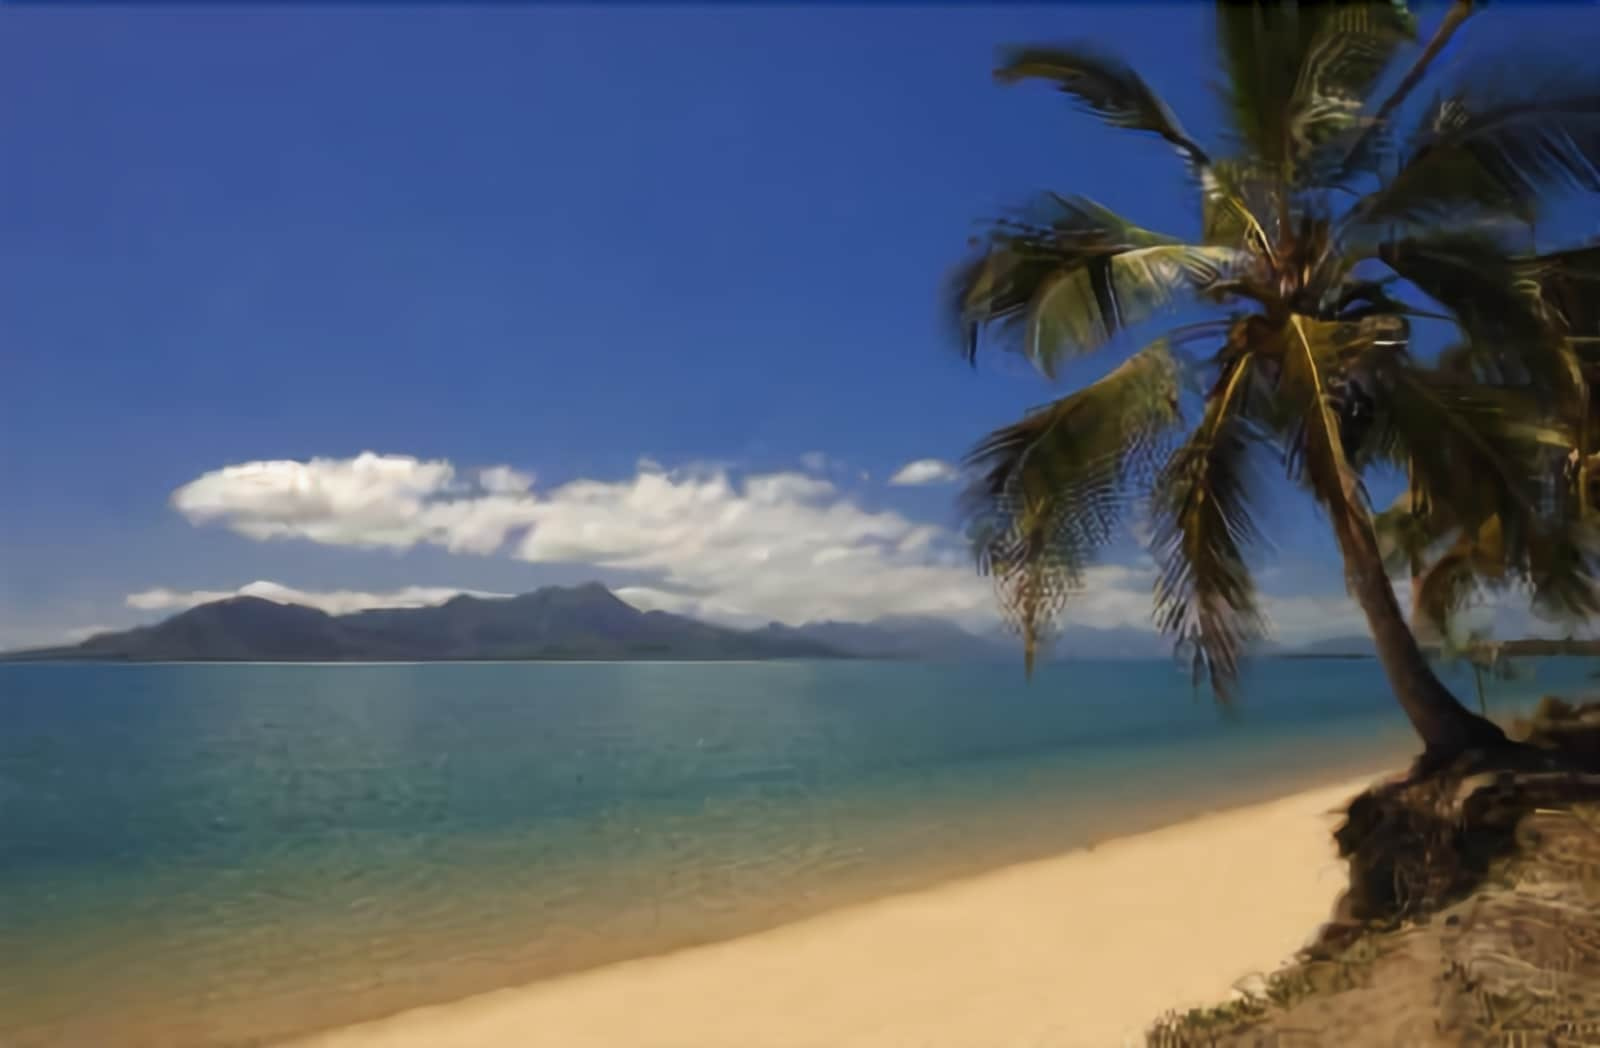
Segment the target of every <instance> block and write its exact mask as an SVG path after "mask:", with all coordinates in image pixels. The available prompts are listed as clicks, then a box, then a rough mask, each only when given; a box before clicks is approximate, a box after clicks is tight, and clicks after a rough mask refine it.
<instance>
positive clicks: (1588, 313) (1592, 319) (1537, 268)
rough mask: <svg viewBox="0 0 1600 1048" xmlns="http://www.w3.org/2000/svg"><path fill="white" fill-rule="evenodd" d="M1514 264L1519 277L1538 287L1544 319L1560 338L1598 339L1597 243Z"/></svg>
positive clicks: (1599, 282)
mask: <svg viewBox="0 0 1600 1048" xmlns="http://www.w3.org/2000/svg"><path fill="white" fill-rule="evenodd" d="M1516 265H1517V269H1518V271H1519V275H1520V277H1521V278H1522V279H1523V280H1525V281H1528V282H1531V283H1532V284H1533V285H1534V286H1535V287H1537V288H1538V297H1539V300H1540V302H1541V303H1542V304H1543V306H1544V310H1545V318H1546V320H1547V321H1549V322H1550V323H1551V325H1552V326H1553V327H1555V328H1556V329H1557V330H1559V331H1560V332H1561V334H1562V335H1563V336H1565V337H1567V338H1569V339H1571V338H1576V339H1583V340H1596V339H1600V244H1591V245H1587V246H1585V247H1580V248H1573V249H1570V250H1567V251H1553V252H1550V253H1548V254H1544V255H1535V256H1531V257H1528V258H1525V259H1520V260H1518V262H1517V263H1516ZM1593 344H1594V343H1593V342H1592V341H1590V342H1589V345H1591V346H1592V345H1593ZM1592 352H1593V351H1592V350H1591V354H1592Z"/></svg>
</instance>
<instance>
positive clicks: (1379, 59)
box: [1287, 2, 1416, 186]
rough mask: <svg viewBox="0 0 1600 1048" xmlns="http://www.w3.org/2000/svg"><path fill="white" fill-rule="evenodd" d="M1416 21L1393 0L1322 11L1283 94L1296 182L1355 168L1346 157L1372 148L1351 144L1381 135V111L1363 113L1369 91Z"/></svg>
mask: <svg viewBox="0 0 1600 1048" xmlns="http://www.w3.org/2000/svg"><path fill="white" fill-rule="evenodd" d="M1415 32H1416V23H1415V19H1413V18H1412V17H1411V14H1410V13H1409V12H1408V11H1407V10H1406V9H1405V8H1404V6H1403V5H1400V4H1395V3H1392V2H1378V3H1356V4H1347V5H1340V6H1338V7H1336V8H1334V9H1333V10H1331V11H1329V12H1327V13H1326V16H1325V17H1324V18H1322V19H1321V21H1320V23H1319V24H1318V26H1317V29H1316V31H1315V34H1314V36H1313V37H1312V39H1311V40H1310V42H1309V44H1308V46H1307V49H1306V53H1305V56H1304V58H1303V60H1302V63H1301V66H1300V72H1299V77H1298V79H1297V80H1296V82H1295V89H1294V95H1293V96H1292V97H1291V98H1290V99H1289V103H1288V113H1287V121H1288V126H1287V132H1288V136H1289V140H1290V142H1289V160H1290V161H1291V163H1292V165H1293V175H1294V181H1295V182H1296V183H1297V184H1300V185H1307V184H1310V185H1316V186H1325V185H1328V184H1330V183H1337V182H1339V181H1342V180H1343V179H1345V178H1347V177H1349V175H1350V174H1352V173H1353V165H1352V160H1355V161H1367V160H1369V158H1370V157H1371V156H1372V155H1375V154H1373V153H1372V152H1370V151H1369V150H1368V149H1357V148H1355V146H1356V144H1357V143H1358V142H1361V141H1362V140H1363V139H1365V140H1366V141H1367V142H1369V143H1376V142H1378V141H1380V140H1381V136H1374V135H1370V134H1369V131H1370V130H1371V129H1372V128H1373V127H1374V125H1375V124H1376V123H1377V122H1378V120H1379V118H1378V117H1376V116H1372V115H1367V114H1365V112H1364V110H1365V108H1366V103H1367V98H1368V95H1369V94H1370V93H1371V92H1372V89H1373V87H1374V85H1375V84H1376V83H1377V81H1378V78H1379V77H1380V76H1381V75H1382V74H1383V71H1384V70H1385V69H1386V68H1388V65H1389V62H1390V60H1391V59H1392V58H1393V57H1394V55H1395V53H1396V51H1398V50H1399V48H1400V47H1401V45H1403V44H1404V43H1406V42H1407V41H1408V40H1411V39H1412V38H1413V37H1414V36H1415Z"/></svg>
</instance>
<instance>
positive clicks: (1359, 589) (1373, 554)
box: [1332, 504, 1506, 757]
mask: <svg viewBox="0 0 1600 1048" xmlns="http://www.w3.org/2000/svg"><path fill="white" fill-rule="evenodd" d="M1332 515H1333V517H1334V520H1333V531H1334V534H1335V536H1336V537H1337V538H1338V540H1339V550H1340V552H1341V553H1343V554H1344V566H1345V580H1346V582H1347V583H1348V584H1349V587H1350V594H1351V596H1353V597H1355V599H1356V602H1357V603H1359V604H1360V605H1361V610H1362V611H1363V612H1365V613H1366V616H1367V625H1368V626H1369V627H1370V628H1371V630H1372V639H1373V641H1374V642H1375V643H1376V644H1377V648H1378V661H1379V662H1380V663H1381V664H1382V666H1383V671H1384V673H1385V674H1386V675H1387V676H1388V678H1389V686H1390V687H1391V688H1393V689H1394V693H1395V697H1396V698H1397V699H1399V700H1400V707H1401V709H1403V710H1405V713H1406V717H1407V718H1409V719H1410V721H1411V726H1412V727H1413V728H1414V729H1416V732H1417V735H1419V736H1420V737H1421V738H1422V742H1423V744H1424V746H1426V748H1427V752H1428V754H1429V755H1430V756H1433V757H1439V756H1449V755H1452V754H1455V753H1459V752H1461V751H1463V750H1467V749H1473V748H1478V747H1487V746H1495V745H1502V744H1504V743H1505V741H1506V737H1505V733H1504V732H1502V731H1501V730H1500V729H1499V727H1497V726H1496V725H1495V724H1494V723H1493V722H1492V721H1489V720H1486V719H1485V718H1483V717H1480V716H1478V715H1477V714H1475V713H1473V712H1471V711H1470V710H1468V709H1467V708H1466V707H1465V706H1463V705H1461V703H1460V702H1458V701H1456V697H1455V696H1454V695H1452V694H1451V693H1450V689H1448V688H1446V687H1445V686H1444V684H1443V682H1441V681H1440V680H1439V678H1438V677H1437V676H1436V675H1435V674H1434V672H1433V668H1432V667H1431V666H1429V665H1428V660H1427V658H1426V657H1424V655H1423V654H1422V649H1421V648H1420V647H1418V646H1417V640H1416V637H1415V636H1413V635H1412V632H1411V628H1410V627H1409V626H1408V625H1407V624H1406V620H1405V616H1404V615H1402V614H1401V612H1400V603H1399V602H1398V601H1397V600H1395V597H1394V590H1393V588H1391V587H1390V585H1389V577H1388V575H1387V574H1386V573H1385V572H1384V570H1383V557H1382V556H1381V554H1380V553H1379V551H1378V540H1377V538H1376V537H1375V536H1374V535H1373V532H1372V523H1371V521H1370V520H1368V519H1367V516H1366V514H1365V513H1364V512H1363V511H1362V509H1361V508H1360V506H1359V504H1355V505H1350V506H1349V508H1348V509H1347V510H1345V511H1343V512H1334V513H1333V514H1332Z"/></svg>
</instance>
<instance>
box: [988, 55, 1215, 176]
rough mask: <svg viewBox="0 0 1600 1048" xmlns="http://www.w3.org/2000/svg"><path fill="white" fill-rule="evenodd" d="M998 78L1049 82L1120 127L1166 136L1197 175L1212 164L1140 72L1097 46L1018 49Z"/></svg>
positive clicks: (1006, 58) (1010, 81) (999, 70)
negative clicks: (1097, 48) (1096, 47)
mask: <svg viewBox="0 0 1600 1048" xmlns="http://www.w3.org/2000/svg"><path fill="white" fill-rule="evenodd" d="M994 76H995V79H996V80H998V81H999V82H1000V83H1003V84H1013V83H1017V82H1018V81H1021V80H1029V79H1037V80H1048V81H1049V82H1051V83H1053V84H1055V86H1056V87H1057V89H1059V90H1060V91H1062V92H1063V93H1064V94H1067V95H1070V96H1072V97H1073V98H1074V99H1076V100H1077V101H1078V103H1079V104H1080V105H1082V106H1083V107H1084V108H1085V109H1087V110H1088V111H1089V112H1091V113H1093V114H1095V115H1096V116H1098V117H1100V118H1101V119H1102V120H1104V121H1106V123H1108V124H1111V125H1112V126H1114V127H1123V128H1128V129H1130V130H1133V131H1149V132H1152V133H1154V134H1157V135H1160V136H1161V137H1162V138H1164V139H1166V140H1167V141H1168V142H1169V143H1171V144H1172V147H1173V148H1174V149H1176V150H1177V151H1178V155H1179V156H1181V157H1183V159H1184V161H1185V163H1187V164H1188V165H1189V168H1190V170H1191V171H1192V172H1194V173H1195V174H1196V175H1198V174H1199V173H1200V171H1201V170H1202V169H1204V168H1205V167H1206V166H1207V165H1208V164H1209V163H1210V158H1209V157H1207V155H1206V152H1205V150H1204V149H1202V148H1201V147H1200V145H1199V143H1197V142H1196V141H1195V140H1194V139H1193V138H1191V137H1190V136H1189V134H1188V132H1186V131H1185V130H1184V129H1183V127H1182V126H1181V125H1180V124H1179V123H1178V118H1177V117H1176V116H1175V115H1173V112H1172V110H1171V109H1170V108H1169V107H1168V106H1167V104H1166V103H1165V102H1163V101H1162V100H1161V99H1160V98H1159V97H1158V96H1157V95H1156V93H1155V92H1154V91H1152V90H1151V89H1150V85H1149V84H1146V83H1145V82H1144V79H1143V78H1142V77H1140V76H1139V74H1138V73H1136V72H1134V71H1133V69H1132V68H1130V67H1129V66H1128V65H1127V64H1126V63H1124V62H1122V61H1121V60H1120V59H1117V58H1113V57H1111V56H1110V55H1107V54H1104V53H1102V52H1100V51H1098V50H1096V49H1095V48H1093V47H1090V46H1088V45H1085V44H1068V45H1064V46H1059V47H1037V46H1036V47H1021V48H1014V49H1012V50H1010V51H1008V52H1006V53H1005V54H1004V56H1003V58H1002V60H1001V63H1000V66H999V67H998V68H997V69H996V70H995V72H994Z"/></svg>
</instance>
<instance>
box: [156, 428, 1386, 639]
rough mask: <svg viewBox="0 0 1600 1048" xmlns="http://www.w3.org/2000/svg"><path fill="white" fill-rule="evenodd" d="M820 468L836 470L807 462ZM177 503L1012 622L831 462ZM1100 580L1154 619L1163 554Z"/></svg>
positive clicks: (797, 602)
mask: <svg viewBox="0 0 1600 1048" xmlns="http://www.w3.org/2000/svg"><path fill="white" fill-rule="evenodd" d="M819 464H826V463H819V462H817V461H815V460H814V461H813V462H811V463H808V465H813V466H815V465H819ZM953 475H954V467H953V466H951V465H950V464H948V463H944V462H940V461H938V460H934V459H925V460H921V461H919V462H913V463H910V464H909V465H907V466H906V467H904V468H903V469H902V470H900V472H899V473H898V474H896V477H897V478H898V479H897V481H896V482H897V483H900V484H907V483H915V484H924V483H935V482H937V480H938V478H942V477H947V476H953ZM907 477H909V478H911V479H906V478H907ZM172 502H173V505H174V506H175V507H177V509H178V510H179V512H181V513H182V514H183V515H184V516H185V517H186V518H188V519H189V520H190V521H192V522H194V523H195V524H217V525H221V526H224V527H227V528H230V529H232V530H233V531H235V532H238V533H239V534H241V535H245V536H248V537H250V538H252V539H256V540H261V541H268V540H280V539H300V540H305V541H310V542H316V543H319V544H322V545H330V546H347V547H356V548H365V549H388V550H396V551H399V550H407V549H412V548H414V547H418V546H436V547H440V548H443V549H446V550H449V551H452V552H455V553H458V554H463V555H476V556H484V555H490V554H499V555H502V556H506V557H510V558H514V559H517V560H522V561H527V562H530V563H536V564H556V563H560V564H582V565H588V566H590V567H593V568H595V569H597V573H609V574H610V576H611V577H613V578H618V577H620V578H622V579H624V580H626V581H625V584H623V585H619V586H618V587H616V588H617V593H618V595H619V596H621V597H622V598H623V599H624V600H627V601H628V602H630V603H632V604H634V605H636V606H638V607H641V608H645V609H656V608H660V609H664V610H669V611H676V612H681V613H684V614H689V615H695V616H697V617H702V618H706V619H710V620H713V621H717V622H723V623H727V624H730V625H745V626H748V625H755V624H760V623H765V622H768V621H774V620H776V621H782V622H789V623H799V622H805V621H813V620H818V619H851V620H865V619H872V618H876V617H878V616H881V615H888V614H920V615H937V616H941V617H945V618H949V619H953V620H956V621H959V622H962V623H964V624H966V625H969V626H974V627H980V628H981V627H986V626H991V625H993V624H994V623H995V621H996V618H997V615H996V612H995V603H994V596H993V593H992V590H991V589H990V586H989V582H988V580H987V579H983V578H981V577H979V576H978V575H977V573H976V571H975V570H974V568H973V564H972V560H971V557H970V556H969V554H968V552H967V549H966V546H965V544H964V542H963V540H962V539H961V537H960V536H959V535H957V534H956V533H955V532H953V531H952V530H950V529H948V528H944V527H940V526H937V525H933V524H928V523H924V522H921V521H917V520H913V519H911V518H908V517H906V516H905V515H903V514H901V513H898V512H895V511H892V510H872V509H869V508H866V507H863V506H862V505H860V504H859V502H858V501H857V500H856V499H855V498H854V497H852V496H850V495H848V494H846V493H844V492H842V491H841V490H840V489H839V488H838V487H837V486H835V484H834V483H833V482H832V481H831V480H829V479H827V478H826V477H823V476H819V475H818V474H817V473H816V472H798V471H794V472H774V473H756V474H748V475H738V474H736V473H735V472H733V471H731V470H729V469H728V468H727V467H725V466H720V465H701V466H690V467H686V468H683V469H676V470H669V469H666V468H664V467H662V466H661V465H659V464H657V463H655V462H651V461H648V460H642V461H641V462H640V463H639V465H638V467H637V469H636V470H635V472H634V474H633V475H632V476H629V477H625V478H622V479H618V480H577V481H572V482H570V483H567V484H563V485H560V486H558V487H554V488H551V489H550V490H548V491H537V492H536V491H535V490H534V477H533V475H532V474H530V473H527V472H523V471H520V470H517V469H514V468H512V467H510V466H506V465H494V466H489V467H486V468H478V469H462V468H458V467H457V466H456V465H454V464H453V463H451V462H449V461H446V460H443V459H433V460H427V459H419V458H415V457H412V456H406V455H377V454H373V453H370V452H368V453H364V454H361V455H358V456H355V457H354V458H347V459H326V458H314V459H311V460H309V461H304V462H298V461H287V460H280V461H261V462H246V463H242V464H238V465H232V466H227V467H225V468H223V469H218V470H214V471H211V472H209V473H205V474H203V475H202V476H200V477H197V478H196V479H195V480H193V481H191V482H190V483H188V484H185V485H183V486H182V487H181V488H179V489H178V490H177V491H176V492H174V493H173V496H172ZM1085 581H1086V583H1087V585H1086V587H1085V589H1084V590H1083V591H1082V592H1080V593H1079V594H1077V595H1075V596H1074V598H1073V599H1072V600H1071V601H1069V603H1068V605H1067V609H1066V613H1065V624H1067V625H1074V624H1077V625H1089V626H1099V627H1111V626H1134V627H1138V628H1145V629H1148V628H1150V612H1151V605H1150V597H1151V589H1152V585H1153V582H1154V572H1153V568H1152V567H1151V565H1150V562H1149V561H1148V559H1141V560H1139V561H1138V562H1136V563H1133V564H1106V565H1101V566H1098V567H1095V568H1092V569H1090V571H1089V572H1088V573H1087V575H1086V579H1085ZM460 592H474V591H463V590H456V589H446V588H437V587H407V588H404V589H397V590H394V591H391V592H386V593H368V592H354V591H344V590H340V591H332V592H317V591H307V590H297V589H292V588H290V587H287V586H282V585H279V584H277V583H268V582H256V583H252V584H251V585H249V586H245V587H241V588H240V589H238V590H234V591H226V592H217V591H178V590H170V589H153V590H147V591H145V592H143V593H137V594H134V595H132V596H130V597H129V598H128V604H129V605H130V606H132V607H135V608H139V609H141V610H146V611H150V610H161V611H171V610H179V609H182V608H186V607H191V606H193V605H195V604H198V603H203V602H205V601H208V600H216V599H219V598H222V597H228V596H234V595H237V594H249V595H253V596H261V597H266V598H267V599H271V600H282V601H290V602H293V603H298V604H306V605H310V606H312V607H318V608H322V609H323V610H325V611H329V612H331V613H339V612H343V611H353V610H357V609H360V608H369V607H415V606H419V605H423V604H436V603H440V602H442V601H444V600H447V599H449V598H450V597H451V596H454V595H455V594H457V593H460ZM1262 606H1263V610H1264V611H1265V612H1266V613H1267V614H1268V616H1269V617H1270V619H1271V621H1272V623H1273V626H1274V632H1275V635H1276V636H1277V637H1278V638H1279V639H1280V640H1283V641H1285V642H1287V643H1296V642H1298V641H1300V640H1303V639H1307V638H1311V637H1316V636H1326V635H1330V634H1336V633H1350V632H1363V631H1364V623H1363V622H1362V620H1361V617H1360V614H1359V612H1358V611H1357V610H1356V609H1355V607H1354V605H1352V604H1351V602H1350V601H1349V600H1348V599H1347V598H1346V597H1345V596H1344V595H1343V594H1335V595H1328V596H1292V597H1287V596H1277V597H1274V596H1270V595H1267V596H1264V597H1263V598H1262Z"/></svg>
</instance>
